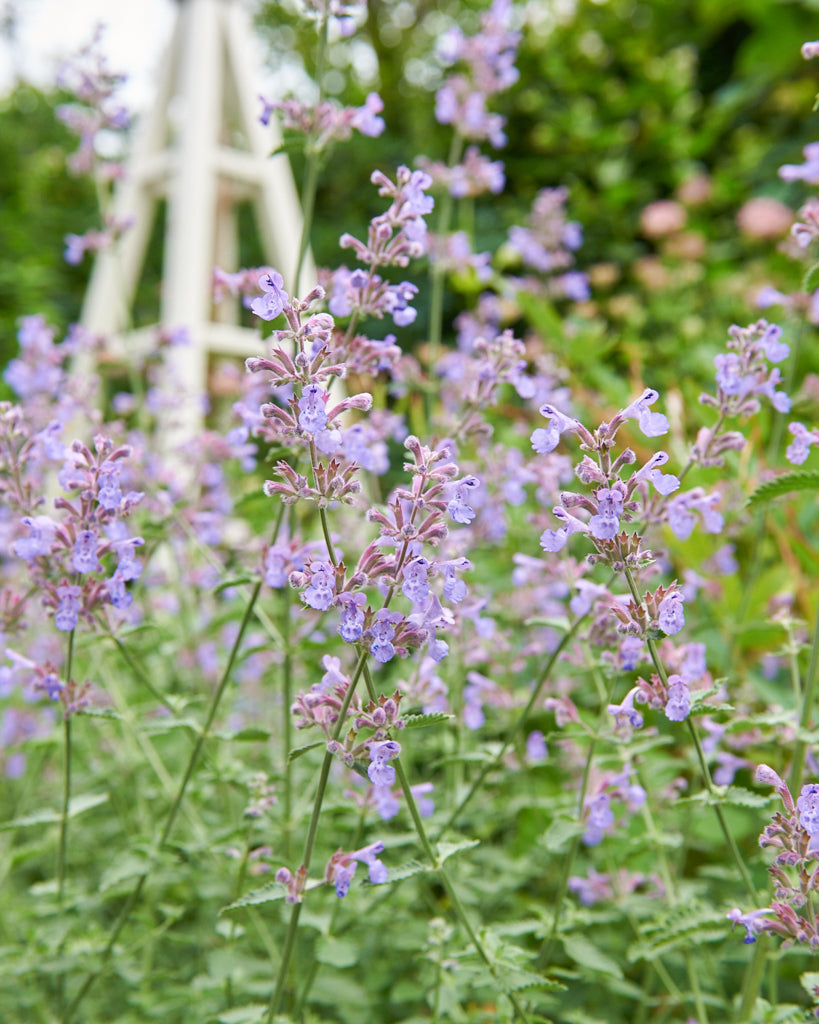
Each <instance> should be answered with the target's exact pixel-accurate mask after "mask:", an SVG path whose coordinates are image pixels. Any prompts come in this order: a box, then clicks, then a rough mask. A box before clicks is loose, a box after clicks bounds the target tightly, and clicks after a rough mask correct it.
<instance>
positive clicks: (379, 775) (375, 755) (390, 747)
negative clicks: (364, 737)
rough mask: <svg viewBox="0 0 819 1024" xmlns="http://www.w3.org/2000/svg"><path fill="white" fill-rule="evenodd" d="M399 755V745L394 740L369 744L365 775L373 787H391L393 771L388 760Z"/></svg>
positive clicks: (393, 777) (393, 778) (393, 780)
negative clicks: (367, 765) (368, 757)
mask: <svg viewBox="0 0 819 1024" xmlns="http://www.w3.org/2000/svg"><path fill="white" fill-rule="evenodd" d="M400 753H401V744H400V743H396V742H395V740H382V741H380V742H375V743H371V744H370V766H369V768H368V769H367V775H368V776H369V779H370V782H372V784H373V785H374V786H392V785H393V784H394V782H395V769H394V768H393V766H392V765H391V764H389V761H390V758H393V757H397V756H398V754H400Z"/></svg>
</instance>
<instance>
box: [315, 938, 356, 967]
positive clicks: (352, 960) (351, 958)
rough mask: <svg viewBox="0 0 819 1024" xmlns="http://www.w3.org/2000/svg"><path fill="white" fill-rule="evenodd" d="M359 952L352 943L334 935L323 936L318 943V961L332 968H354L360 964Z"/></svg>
mask: <svg viewBox="0 0 819 1024" xmlns="http://www.w3.org/2000/svg"><path fill="white" fill-rule="evenodd" d="M358 955H359V951H358V950H357V949H356V947H355V946H354V945H353V944H352V943H350V942H344V941H342V940H341V939H337V938H335V937H334V936H333V935H322V937H321V938H320V939H319V941H318V942H317V943H316V960H318V962H319V963H320V964H329V965H330V966H331V967H352V966H353V964H357V963H358Z"/></svg>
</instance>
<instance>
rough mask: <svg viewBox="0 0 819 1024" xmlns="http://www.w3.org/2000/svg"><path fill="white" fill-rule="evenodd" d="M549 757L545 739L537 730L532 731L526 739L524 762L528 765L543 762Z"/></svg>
mask: <svg viewBox="0 0 819 1024" xmlns="http://www.w3.org/2000/svg"><path fill="white" fill-rule="evenodd" d="M548 756H549V748H548V747H547V746H546V739H545V737H544V735H543V733H542V732H541V731H540V730H539V729H533V730H532V732H530V733H529V735H528V736H527V737H526V760H527V761H528V762H529V763H530V764H534V763H536V762H537V761H545V760H546V758H547V757H548Z"/></svg>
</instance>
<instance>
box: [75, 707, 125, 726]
mask: <svg viewBox="0 0 819 1024" xmlns="http://www.w3.org/2000/svg"><path fill="white" fill-rule="evenodd" d="M76 714H78V715H83V716H84V717H85V718H112V719H115V720H116V721H118V722H121V721H122V715H118V714H117V712H116V711H114V709H113V708H90V707H89V708H78V709H77V711H76Z"/></svg>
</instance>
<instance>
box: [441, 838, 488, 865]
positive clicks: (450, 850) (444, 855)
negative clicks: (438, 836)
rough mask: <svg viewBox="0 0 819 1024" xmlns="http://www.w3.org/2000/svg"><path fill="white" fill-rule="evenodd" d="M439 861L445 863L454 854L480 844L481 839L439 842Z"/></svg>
mask: <svg viewBox="0 0 819 1024" xmlns="http://www.w3.org/2000/svg"><path fill="white" fill-rule="evenodd" d="M436 845H437V847H438V863H439V864H443V863H444V861H445V860H448V858H450V857H451V856H453V854H456V853H461V852H462V851H463V850H471V849H473V848H474V847H476V846H479V845H480V840H479V839H462V840H461V841H460V842H459V843H443V842H442V843H437V844H436Z"/></svg>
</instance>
